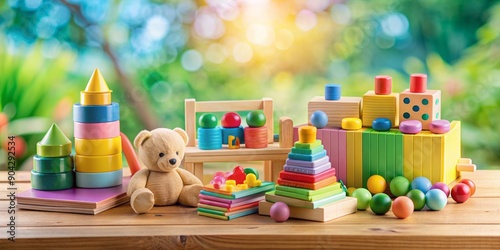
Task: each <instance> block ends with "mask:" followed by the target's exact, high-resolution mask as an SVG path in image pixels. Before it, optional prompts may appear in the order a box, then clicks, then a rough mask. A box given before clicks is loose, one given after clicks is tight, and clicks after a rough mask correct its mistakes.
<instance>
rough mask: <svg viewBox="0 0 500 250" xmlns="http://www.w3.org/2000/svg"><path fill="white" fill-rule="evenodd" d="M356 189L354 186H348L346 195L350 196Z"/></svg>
mask: <svg viewBox="0 0 500 250" xmlns="http://www.w3.org/2000/svg"><path fill="white" fill-rule="evenodd" d="M355 190H356V188H355V187H350V188H348V189H347V196H352V193H354V191H355Z"/></svg>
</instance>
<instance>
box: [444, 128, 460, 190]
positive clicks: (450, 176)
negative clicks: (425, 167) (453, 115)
mask: <svg viewBox="0 0 500 250" xmlns="http://www.w3.org/2000/svg"><path fill="white" fill-rule="evenodd" d="M460 129H461V126H460V122H459V121H453V122H451V124H450V131H449V132H448V133H446V134H444V143H445V149H444V154H445V155H444V182H445V183H448V184H449V183H451V182H453V181H454V180H455V179H456V178H458V177H459V176H460V174H459V172H457V168H456V166H457V163H458V161H459V160H460V158H462V157H461V137H460V136H461V131H460Z"/></svg>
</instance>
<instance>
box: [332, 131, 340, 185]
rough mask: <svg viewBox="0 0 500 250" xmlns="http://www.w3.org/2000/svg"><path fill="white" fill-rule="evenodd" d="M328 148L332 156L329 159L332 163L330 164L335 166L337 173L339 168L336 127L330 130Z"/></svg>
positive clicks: (337, 132)
mask: <svg viewBox="0 0 500 250" xmlns="http://www.w3.org/2000/svg"><path fill="white" fill-rule="evenodd" d="M330 140H331V141H330V150H331V151H332V158H333V159H330V162H331V163H332V166H335V171H337V172H335V173H338V171H340V169H339V130H338V129H336V128H335V129H332V130H331V132H330ZM337 176H338V175H337Z"/></svg>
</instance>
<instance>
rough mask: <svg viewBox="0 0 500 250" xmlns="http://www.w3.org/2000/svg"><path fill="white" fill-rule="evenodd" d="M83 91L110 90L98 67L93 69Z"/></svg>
mask: <svg viewBox="0 0 500 250" xmlns="http://www.w3.org/2000/svg"><path fill="white" fill-rule="evenodd" d="M84 92H101V93H102V92H111V91H110V90H109V87H108V85H107V84H106V81H105V80H104V77H102V75H101V72H99V69H95V70H94V73H93V74H92V76H91V77H90V80H89V83H88V84H87V87H86V88H85V91H84Z"/></svg>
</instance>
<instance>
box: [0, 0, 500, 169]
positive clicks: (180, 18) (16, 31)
mask: <svg viewBox="0 0 500 250" xmlns="http://www.w3.org/2000/svg"><path fill="white" fill-rule="evenodd" d="M0 15H1V16H0V29H1V32H0V72H1V74H0V98H1V99H0V111H1V112H2V113H4V114H5V116H6V117H7V119H8V121H9V123H8V125H7V126H3V127H2V123H1V119H0V127H1V129H0V133H1V136H2V138H1V139H0V141H2V142H4V141H5V138H6V137H7V134H15V135H18V136H20V137H22V138H23V139H24V140H25V141H26V145H27V149H26V153H25V154H24V156H23V157H22V158H21V161H24V160H25V159H28V160H29V159H30V157H31V156H32V155H33V154H34V153H35V151H34V149H35V146H34V145H36V142H37V141H38V140H40V138H41V137H42V136H43V133H44V132H45V131H46V130H47V129H48V127H49V126H50V124H51V123H52V122H57V123H58V125H60V127H61V128H62V129H63V130H64V132H65V133H66V134H67V135H68V137H72V134H73V132H72V117H71V107H72V104H73V103H76V102H78V101H79V100H78V99H79V92H80V91H81V90H83V89H84V88H85V86H86V83H87V81H88V78H89V77H90V75H91V74H92V71H93V69H94V68H100V70H101V72H102V73H103V75H104V77H105V79H106V81H107V82H108V85H109V86H110V88H111V89H112V90H113V100H114V101H117V102H119V103H120V104H121V128H122V131H123V132H124V133H125V134H127V135H128V136H129V138H131V139H133V138H134V137H135V135H136V134H137V133H138V132H139V131H140V130H142V129H152V128H153V127H184V99H186V98H196V99H197V100H200V101H202V100H241V99H261V98H262V97H271V98H273V100H274V103H275V118H276V119H277V118H278V117H280V116H290V117H291V118H292V119H293V120H294V122H295V123H296V124H301V123H305V122H307V101H308V100H309V99H311V98H312V97H313V96H317V95H322V94H323V86H324V84H325V83H330V82H336V83H341V84H342V86H343V90H342V91H343V95H346V96H361V95H363V94H364V93H365V92H366V91H367V90H370V89H372V88H373V77H374V76H375V75H382V74H385V75H390V76H392V78H393V86H394V87H393V88H394V91H395V92H400V91H402V90H404V89H406V88H408V85H409V75H410V74H412V73H417V72H421V73H426V74H428V75H429V88H430V89H441V90H443V93H442V95H443V107H442V108H443V116H442V117H443V118H444V119H448V120H453V119H458V120H461V121H462V122H463V131H462V134H463V138H462V143H463V155H464V156H466V157H471V158H473V159H474V161H475V162H476V163H477V164H478V166H479V167H480V168H488V167H493V166H500V156H499V155H500V154H499V153H500V144H499V141H500V140H499V133H498V131H499V127H500V126H499V125H498V124H499V123H500V116H498V115H497V110H498V105H499V102H500V101H499V100H500V98H499V93H498V92H499V87H500V84H499V83H498V81H497V80H496V79H497V78H498V76H499V75H500V71H499V69H500V65H499V62H498V60H496V55H497V54H498V53H500V47H499V44H500V38H499V36H500V25H499V23H500V5H499V4H497V1H468V0H456V1H453V0H445V1H439V0H420V1H410V0H403V1H399V0H383V1H361V0H351V1H342V0H340V1H329V0H325V1H322V0H309V1H293V2H292V1H280V0H274V1H231V0H228V1H213V0H207V1H157V0H138V1H133V0H125V1H112V0H105V1H97V0H89V1H80V0H61V1H57V0H42V1H32V0H9V1H5V2H2V3H0ZM128 83H130V84H128ZM275 124H277V122H276V123H275ZM2 145H3V143H2ZM0 153H5V151H3V152H0ZM3 159H4V158H3V157H2V158H1V160H0V168H2V167H4V166H5V165H4V164H5V163H4V162H2V161H3ZM24 164H25V165H27V166H29V161H27V162H25V163H24Z"/></svg>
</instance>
